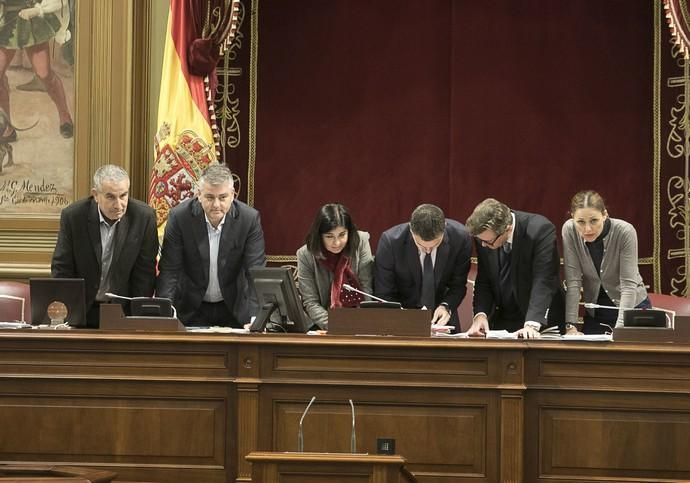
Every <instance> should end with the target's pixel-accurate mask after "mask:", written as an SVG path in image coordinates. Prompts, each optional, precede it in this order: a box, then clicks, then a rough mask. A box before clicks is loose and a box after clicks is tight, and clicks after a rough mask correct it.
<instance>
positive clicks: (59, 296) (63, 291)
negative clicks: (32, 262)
mask: <svg viewBox="0 0 690 483" xmlns="http://www.w3.org/2000/svg"><path fill="white" fill-rule="evenodd" d="M29 291H30V294H31V323H32V324H34V325H42V324H50V323H51V321H55V322H57V321H60V322H66V323H68V324H69V325H70V326H72V327H85V326H86V316H85V312H86V310H85V305H86V302H85V297H84V279H83V278H30V279H29Z"/></svg>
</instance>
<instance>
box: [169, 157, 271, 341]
mask: <svg viewBox="0 0 690 483" xmlns="http://www.w3.org/2000/svg"><path fill="white" fill-rule="evenodd" d="M265 264H266V255H265V252H264V235H263V230H262V229H261V219H260V217H259V212H258V211H257V210H255V209H254V208H251V207H250V206H248V205H246V204H245V203H242V202H241V201H239V200H237V199H235V190H234V187H233V180H232V173H231V172H230V170H229V169H228V168H227V167H226V166H223V165H218V164H214V165H211V166H209V167H208V168H207V169H206V170H205V171H204V173H203V174H202V175H201V178H200V179H199V187H198V196H196V197H195V198H192V199H190V200H186V201H184V202H182V203H180V204H179V205H178V206H176V207H175V208H173V209H172V210H171V211H170V215H169V217H168V223H167V225H166V227H165V235H164V238H163V247H162V251H161V259H160V262H159V265H158V266H159V269H160V274H159V276H158V283H157V290H156V293H157V295H158V296H159V297H168V298H170V299H172V301H173V304H174V305H175V307H176V309H177V315H178V318H179V319H180V321H181V322H182V323H184V324H185V325H192V326H202V325H219V326H230V327H235V328H242V327H243V326H244V325H245V324H246V323H248V322H249V321H250V317H251V316H252V315H256V313H257V309H258V303H257V300H256V294H255V293H254V290H253V288H252V287H251V286H250V283H249V268H250V267H260V266H264V265H265Z"/></svg>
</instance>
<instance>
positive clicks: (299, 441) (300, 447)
mask: <svg viewBox="0 0 690 483" xmlns="http://www.w3.org/2000/svg"><path fill="white" fill-rule="evenodd" d="M315 400H316V396H312V397H311V401H309V404H307V408H306V409H305V410H304V412H303V413H302V417H301V418H300V419H299V428H298V429H297V452H299V453H303V452H304V433H303V432H302V422H303V421H304V416H306V415H307V413H308V412H309V408H310V407H311V405H312V403H313V402H314V401H315Z"/></svg>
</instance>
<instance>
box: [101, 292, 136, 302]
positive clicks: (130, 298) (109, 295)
mask: <svg viewBox="0 0 690 483" xmlns="http://www.w3.org/2000/svg"><path fill="white" fill-rule="evenodd" d="M105 296H106V297H110V298H111V299H120V300H129V301H130V302H131V301H132V297H124V296H122V295H115V294H114V293H112V292H106V293H105Z"/></svg>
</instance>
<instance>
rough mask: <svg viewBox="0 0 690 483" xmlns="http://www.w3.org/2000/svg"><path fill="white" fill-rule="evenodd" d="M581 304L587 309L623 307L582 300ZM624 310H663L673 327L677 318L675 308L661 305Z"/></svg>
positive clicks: (667, 320) (615, 308) (617, 308)
mask: <svg viewBox="0 0 690 483" xmlns="http://www.w3.org/2000/svg"><path fill="white" fill-rule="evenodd" d="M580 305H584V307H585V308H586V309H611V310H621V307H616V306H615V305H599V304H595V303H592V302H580ZM623 310H660V311H661V312H665V313H666V322H667V323H668V326H669V327H671V328H673V321H674V320H675V318H676V312H675V311H673V310H669V309H662V308H660V307H650V308H648V309H636V308H634V307H633V308H631V309H626V308H623ZM669 314H670V316H669Z"/></svg>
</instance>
